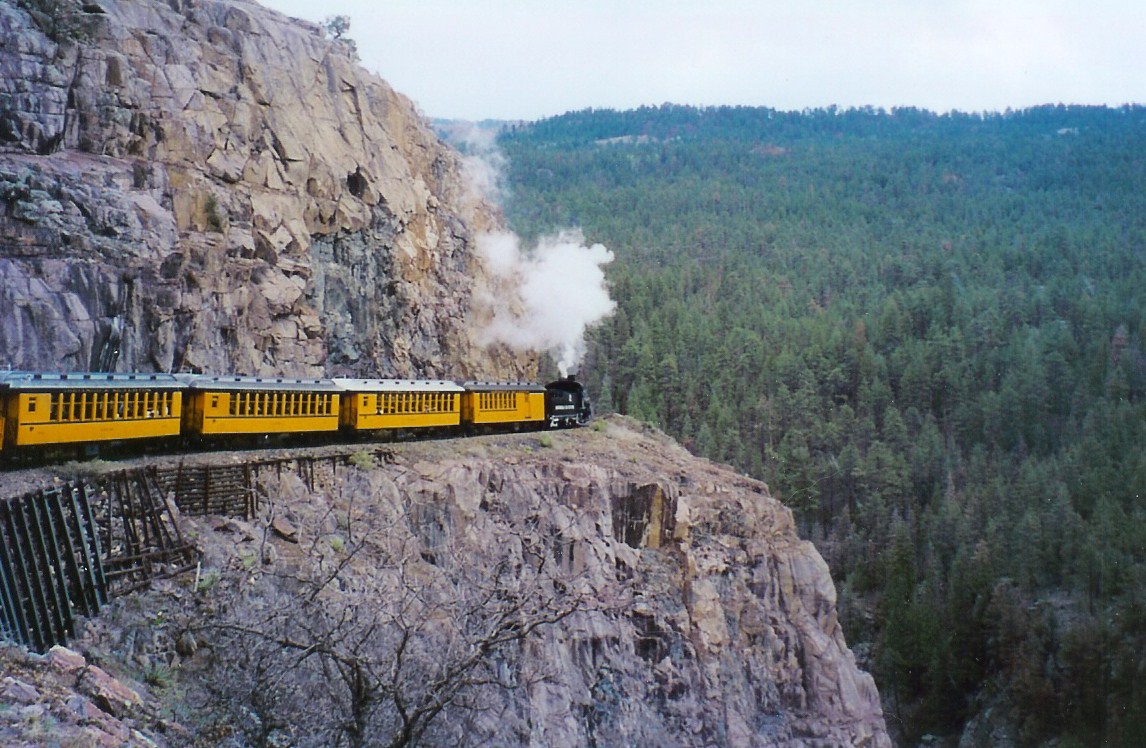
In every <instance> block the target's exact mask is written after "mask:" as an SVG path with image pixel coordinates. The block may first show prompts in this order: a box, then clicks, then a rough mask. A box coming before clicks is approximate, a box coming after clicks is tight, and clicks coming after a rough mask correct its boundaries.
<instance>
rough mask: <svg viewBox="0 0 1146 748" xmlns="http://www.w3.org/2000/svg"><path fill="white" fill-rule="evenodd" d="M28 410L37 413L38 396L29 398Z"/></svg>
mask: <svg viewBox="0 0 1146 748" xmlns="http://www.w3.org/2000/svg"><path fill="white" fill-rule="evenodd" d="M28 412H29V413H35V412H36V398H34V397H30V398H28Z"/></svg>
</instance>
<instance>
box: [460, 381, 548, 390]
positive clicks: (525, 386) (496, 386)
mask: <svg viewBox="0 0 1146 748" xmlns="http://www.w3.org/2000/svg"><path fill="white" fill-rule="evenodd" d="M460 384H461V386H462V387H464V388H465V390H466V392H545V388H544V387H542V386H541V385H540V384H538V383H537V382H461V383H460Z"/></svg>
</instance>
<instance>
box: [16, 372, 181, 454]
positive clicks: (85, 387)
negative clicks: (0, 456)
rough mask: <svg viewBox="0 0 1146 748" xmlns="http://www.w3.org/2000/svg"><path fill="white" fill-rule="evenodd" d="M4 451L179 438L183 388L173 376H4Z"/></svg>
mask: <svg viewBox="0 0 1146 748" xmlns="http://www.w3.org/2000/svg"><path fill="white" fill-rule="evenodd" d="M0 380H2V381H3V385H4V392H3V394H4V397H3V402H4V415H3V419H0V420H2V421H3V424H4V444H5V447H6V448H15V447H31V446H35V445H47V444H76V445H78V446H82V445H85V444H89V443H92V442H106V441H119V440H123V439H148V438H162V437H169V436H177V435H178V434H179V426H180V417H181V414H182V406H183V385H182V384H181V383H180V382H179V381H178V380H176V379H175V378H174V377H173V376H171V375H170V374H111V373H70V374H46V373H31V372H4V373H0Z"/></svg>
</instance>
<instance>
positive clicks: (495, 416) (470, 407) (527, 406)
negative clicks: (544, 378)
mask: <svg viewBox="0 0 1146 748" xmlns="http://www.w3.org/2000/svg"><path fill="white" fill-rule="evenodd" d="M462 387H463V388H464V389H465V393H464V394H463V395H462V422H463V423H465V424H469V425H474V426H483V425H495V424H510V423H520V424H522V425H527V426H530V427H535V426H536V427H540V426H541V425H542V424H543V423H544V422H545V388H544V387H542V386H541V385H539V384H535V383H532V382H530V383H525V382H465V383H464V384H463V385H462Z"/></svg>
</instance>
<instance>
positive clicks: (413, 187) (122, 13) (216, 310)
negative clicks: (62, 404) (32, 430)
mask: <svg viewBox="0 0 1146 748" xmlns="http://www.w3.org/2000/svg"><path fill="white" fill-rule="evenodd" d="M460 175H461V165H460V160H459V158H458V156H457V155H456V154H455V153H454V152H452V151H451V150H449V149H448V148H446V147H444V146H443V145H442V144H441V143H440V142H439V141H438V140H437V138H436V137H435V136H434V135H433V134H432V132H431V130H430V129H429V127H428V125H427V124H426V123H425V122H424V121H423V119H422V118H421V117H420V116H419V114H418V113H417V112H416V110H415V108H414V106H413V105H412V104H411V102H410V101H409V100H407V99H406V98H404V97H403V96H401V95H399V94H397V93H395V92H394V91H393V90H391V89H390V87H389V86H387V85H386V83H385V82H383V81H382V80H380V79H379V78H377V77H375V76H373V75H370V74H368V73H366V72H365V71H364V70H363V69H361V68H360V67H358V66H356V65H355V64H354V62H353V61H352V60H351V59H350V57H349V56H348V54H347V50H346V49H345V48H344V47H343V45H342V44H341V43H340V42H338V41H337V40H332V39H329V38H326V37H325V36H324V34H323V33H322V31H321V29H319V28H318V27H316V26H314V25H312V24H308V23H305V22H301V21H297V20H290V19H287V18H285V17H283V16H281V15H279V14H277V13H274V12H271V11H269V10H266V9H264V8H262V7H261V6H259V5H257V4H255V3H252V2H246V1H245V0H167V1H163V0H132V1H130V2H129V1H128V0H99V1H98V2H84V3H82V4H81V3H79V2H78V0H75V1H73V0H53V2H47V0H21V2H18V3H2V4H0V366H3V365H7V366H12V367H14V368H24V369H36V368H46V369H63V370H68V369H72V370H86V369H101V370H160V371H172V370H175V371H178V370H188V371H205V372H216V373H224V372H238V373H250V374H292V375H318V374H323V373H326V374H332V375H337V374H348V373H363V374H365V373H373V374H385V375H391V376H392V375H413V374H424V375H435V374H443V375H450V376H470V375H474V376H477V375H480V376H507V377H516V376H527V375H528V374H530V373H531V372H530V371H529V369H530V367H531V366H532V365H533V364H531V362H529V361H525V362H518V361H516V360H514V359H513V358H512V357H510V356H509V355H507V354H506V353H505V352H504V351H503V352H494V353H491V352H489V351H486V350H484V349H482V348H480V347H478V346H476V345H475V344H474V342H473V341H472V340H471V337H470V330H471V329H472V328H473V327H474V325H475V322H474V320H473V319H471V318H472V317H473V316H474V314H475V311H474V309H473V308H472V304H471V298H472V296H471V288H472V286H473V284H474V282H475V280H476V281H478V282H480V281H481V278H482V270H481V268H480V267H479V266H478V265H477V263H476V261H475V259H474V254H473V252H472V247H471V244H472V236H473V232H474V231H476V230H481V229H485V228H489V227H490V226H491V225H492V224H494V223H496V220H497V219H496V217H495V216H494V215H493V214H492V213H491V211H490V210H489V209H488V207H486V206H484V205H482V204H480V203H479V202H478V201H476V200H475V199H474V198H473V197H472V196H470V193H469V192H468V191H467V190H466V188H465V186H464V185H463V184H462V179H461V176H460Z"/></svg>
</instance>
